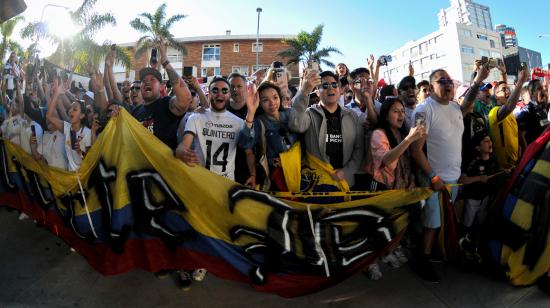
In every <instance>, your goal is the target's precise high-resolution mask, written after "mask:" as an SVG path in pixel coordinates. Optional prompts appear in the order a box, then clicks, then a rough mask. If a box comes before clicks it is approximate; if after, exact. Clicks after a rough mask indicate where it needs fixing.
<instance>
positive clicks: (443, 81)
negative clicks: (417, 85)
mask: <svg viewBox="0 0 550 308" xmlns="http://www.w3.org/2000/svg"><path fill="white" fill-rule="evenodd" d="M435 82H437V83H439V84H440V85H442V86H445V85H449V86H454V81H453V80H452V79H445V78H441V79H439V80H436V81H435Z"/></svg>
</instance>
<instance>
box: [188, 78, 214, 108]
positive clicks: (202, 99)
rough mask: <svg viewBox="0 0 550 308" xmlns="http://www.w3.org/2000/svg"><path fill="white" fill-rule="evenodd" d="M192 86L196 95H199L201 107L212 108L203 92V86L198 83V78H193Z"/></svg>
mask: <svg viewBox="0 0 550 308" xmlns="http://www.w3.org/2000/svg"><path fill="white" fill-rule="evenodd" d="M191 84H192V85H193V88H195V93H197V95H198V96H199V106H201V107H203V108H208V107H210V103H209V102H208V99H207V98H206V95H204V92H203V91H202V88H201V85H200V84H199V82H198V81H197V78H195V77H191Z"/></svg>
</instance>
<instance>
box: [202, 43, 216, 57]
mask: <svg viewBox="0 0 550 308" xmlns="http://www.w3.org/2000/svg"><path fill="white" fill-rule="evenodd" d="M202 60H203V61H220V45H219V44H209V45H203V46H202Z"/></svg>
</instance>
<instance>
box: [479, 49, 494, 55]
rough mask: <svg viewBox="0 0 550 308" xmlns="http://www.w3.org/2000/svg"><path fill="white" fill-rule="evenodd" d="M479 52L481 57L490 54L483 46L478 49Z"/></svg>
mask: <svg viewBox="0 0 550 308" xmlns="http://www.w3.org/2000/svg"><path fill="white" fill-rule="evenodd" d="M479 54H480V55H481V56H482V57H490V56H491V53H489V50H487V49H483V48H480V49H479Z"/></svg>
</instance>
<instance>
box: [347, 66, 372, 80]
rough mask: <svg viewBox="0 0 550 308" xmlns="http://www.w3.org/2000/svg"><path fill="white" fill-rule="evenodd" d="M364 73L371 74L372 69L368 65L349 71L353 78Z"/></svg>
mask: <svg viewBox="0 0 550 308" xmlns="http://www.w3.org/2000/svg"><path fill="white" fill-rule="evenodd" d="M363 73H367V74H370V71H369V69H368V68H366V67H358V68H356V69H354V70H353V71H351V73H349V75H350V76H351V79H355V78H357V76H359V75H360V74H363Z"/></svg>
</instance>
